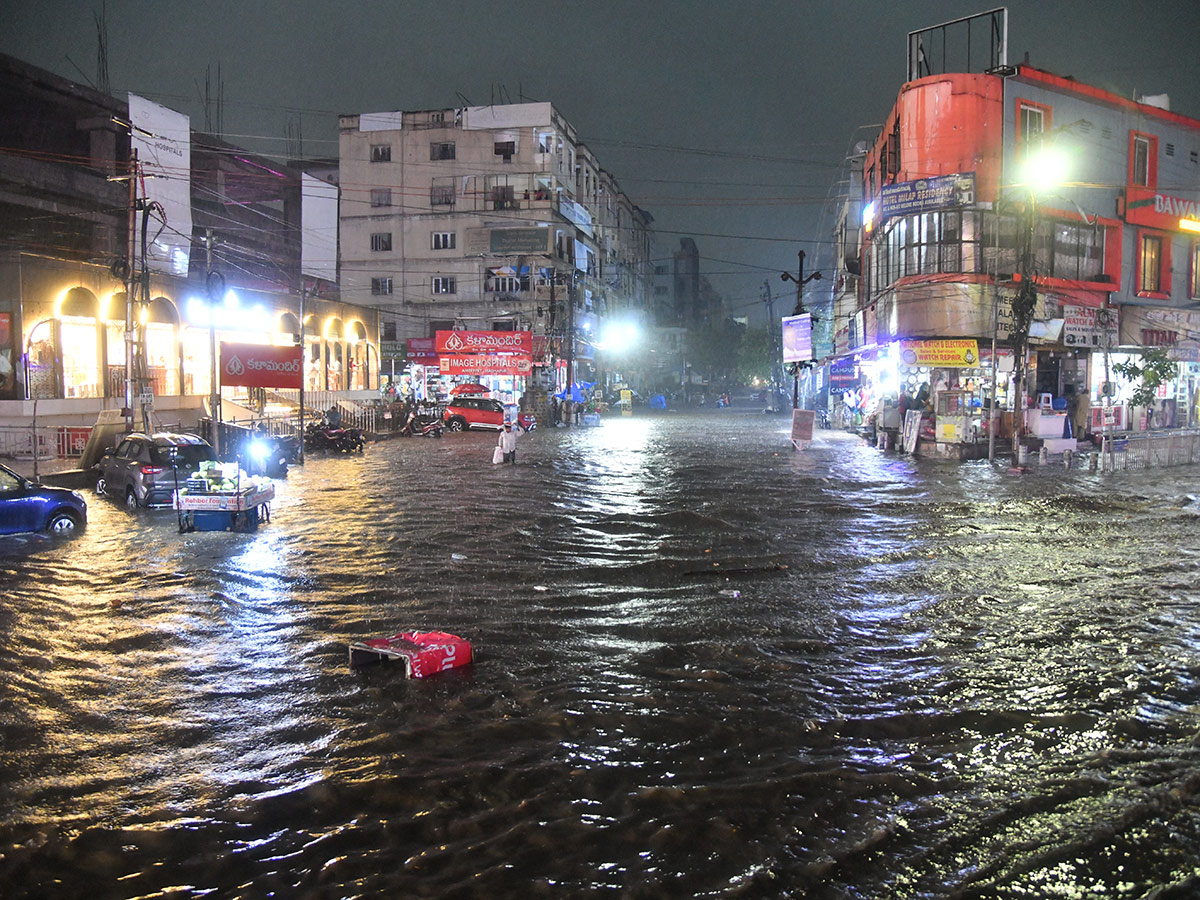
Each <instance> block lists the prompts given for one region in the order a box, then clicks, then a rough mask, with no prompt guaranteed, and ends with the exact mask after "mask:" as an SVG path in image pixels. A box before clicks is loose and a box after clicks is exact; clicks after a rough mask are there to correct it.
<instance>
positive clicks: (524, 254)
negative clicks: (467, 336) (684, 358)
mask: <svg viewBox="0 0 1200 900" xmlns="http://www.w3.org/2000/svg"><path fill="white" fill-rule="evenodd" d="M340 131H341V137H340V175H339V180H340V184H341V211H340V222H341V270H340V271H341V286H342V292H343V296H344V297H345V298H346V299H347V300H350V301H352V302H355V303H358V304H362V305H371V306H373V307H376V308H378V309H379V310H380V314H381V323H382V324H381V327H382V329H383V336H384V347H385V352H386V351H390V353H391V354H392V355H393V357H394V358H395V357H399V362H400V364H401V365H403V364H404V363H407V362H410V361H413V362H416V361H420V362H429V360H428V359H424V360H418V359H415V358H410V356H411V354H406V353H405V352H404V347H405V346H406V345H407V344H408V342H409V341H412V340H417V341H423V340H429V339H430V338H432V337H433V336H434V335H435V334H436V332H438V331H445V330H454V329H459V330H485V331H507V330H515V331H531V332H532V333H533V334H534V335H535V336H539V337H540V338H542V340H539V341H538V342H537V346H538V347H540V348H545V349H544V353H543V355H542V357H541V358H540V359H535V361H534V362H535V365H539V364H542V363H549V362H551V361H561V360H565V359H568V358H569V359H570V360H571V362H572V364H573V365H575V366H576V367H577V371H576V373H575V377H576V379H577V380H596V379H597V378H598V377H599V371H600V370H599V368H598V365H597V364H598V360H597V354H598V353H602V352H603V350H600V349H598V347H602V346H603V341H602V340H601V338H600V335H601V334H602V333H603V332H604V329H605V326H606V324H607V323H609V322H613V321H617V320H622V321H626V320H630V319H633V320H637V321H639V322H640V321H642V319H643V317H644V315H645V311H646V309H647V305H648V300H649V298H650V288H651V279H652V277H653V273H652V270H651V268H650V227H649V223H650V217H649V215H648V214H647V213H645V212H644V211H643V210H641V209H639V208H638V207H636V206H635V205H634V204H633V203H632V202H631V201H630V199H629V198H628V197H627V196H626V195H625V194H624V193H622V191H621V190H620V187H619V185H618V184H617V182H616V180H615V179H614V178H613V176H612V175H610V174H609V173H608V172H606V171H605V170H604V169H602V168H601V167H600V165H599V163H598V162H597V160H596V159H595V157H594V156H593V154H592V153H591V151H590V150H589V149H588V148H587V147H586V146H585V145H584V144H582V143H581V142H580V141H579V140H578V138H577V136H576V133H575V130H574V128H573V127H572V126H571V125H570V123H568V122H567V121H566V120H565V119H564V118H563V117H562V116H561V115H560V114H559V113H558V111H557V110H555V109H554V107H553V106H552V105H551V104H549V103H521V104H512V105H505V106H486V107H466V108H461V109H439V110H424V111H418V112H394V113H376V114H360V115H350V116H343V117H342V118H341V120H340ZM568 336H571V337H572V338H573V340H571V341H568ZM560 380H561V378H560Z"/></svg>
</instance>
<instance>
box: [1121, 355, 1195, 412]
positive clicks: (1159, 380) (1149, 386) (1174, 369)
mask: <svg viewBox="0 0 1200 900" xmlns="http://www.w3.org/2000/svg"><path fill="white" fill-rule="evenodd" d="M1112 368H1113V371H1114V372H1116V373H1117V374H1118V375H1120V376H1121V377H1123V378H1127V379H1128V380H1129V381H1136V380H1137V379H1141V384H1139V385H1137V387H1135V388H1134V390H1133V394H1132V395H1131V396H1130V398H1129V402H1130V403H1131V404H1133V405H1134V406H1153V405H1154V400H1155V397H1156V396H1157V395H1158V389H1159V387H1160V386H1162V385H1163V384H1166V383H1167V382H1168V381H1170V380H1171V379H1172V378H1174V377H1175V376H1176V375H1177V374H1179V365H1178V364H1177V363H1176V362H1175V361H1174V360H1172V359H1169V358H1168V357H1167V351H1166V350H1164V349H1163V348H1161V347H1153V348H1151V347H1146V348H1143V349H1142V361H1141V364H1140V365H1139V364H1138V363H1137V362H1135V361H1133V360H1129V361H1128V362H1118V363H1113V367H1112Z"/></svg>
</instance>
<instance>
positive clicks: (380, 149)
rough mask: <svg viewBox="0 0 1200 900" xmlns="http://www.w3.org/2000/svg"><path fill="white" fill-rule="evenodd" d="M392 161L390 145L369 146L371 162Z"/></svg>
mask: <svg viewBox="0 0 1200 900" xmlns="http://www.w3.org/2000/svg"><path fill="white" fill-rule="evenodd" d="M391 161H392V145H391V144H372V145H371V162H391Z"/></svg>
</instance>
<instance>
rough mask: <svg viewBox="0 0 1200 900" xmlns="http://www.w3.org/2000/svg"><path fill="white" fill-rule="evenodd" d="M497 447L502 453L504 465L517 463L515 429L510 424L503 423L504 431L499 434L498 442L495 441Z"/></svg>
mask: <svg viewBox="0 0 1200 900" xmlns="http://www.w3.org/2000/svg"><path fill="white" fill-rule="evenodd" d="M497 444H498V446H499V447H500V449H501V450H502V451H503V452H504V461H505V462H506V463H512V464H513V465H516V463H517V429H515V428H513V423H512V422H505V423H504V430H503V431H501V432H500V440H499V441H497Z"/></svg>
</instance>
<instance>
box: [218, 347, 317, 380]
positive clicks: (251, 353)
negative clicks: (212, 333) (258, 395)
mask: <svg viewBox="0 0 1200 900" xmlns="http://www.w3.org/2000/svg"><path fill="white" fill-rule="evenodd" d="M220 359H221V371H220V373H219V375H220V382H221V385H222V386H224V387H257V388H299V387H300V386H301V384H300V380H301V376H300V369H301V362H300V361H301V350H300V348H299V347H271V346H268V345H266V344H228V343H226V342H224V341H222V342H221V357H220Z"/></svg>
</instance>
